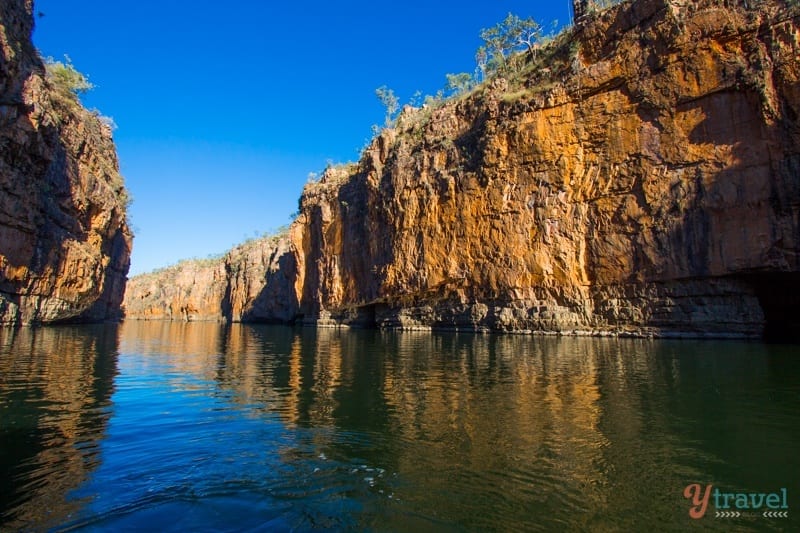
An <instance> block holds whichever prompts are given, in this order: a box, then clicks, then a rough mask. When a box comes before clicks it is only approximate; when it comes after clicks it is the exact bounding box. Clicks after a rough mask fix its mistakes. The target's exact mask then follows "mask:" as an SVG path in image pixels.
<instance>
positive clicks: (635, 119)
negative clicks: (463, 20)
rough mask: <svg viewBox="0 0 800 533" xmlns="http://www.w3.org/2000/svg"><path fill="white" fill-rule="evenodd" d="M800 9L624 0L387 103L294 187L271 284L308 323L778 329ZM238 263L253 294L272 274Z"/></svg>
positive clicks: (798, 95) (790, 287) (134, 310)
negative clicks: (468, 80) (339, 158)
mask: <svg viewBox="0 0 800 533" xmlns="http://www.w3.org/2000/svg"><path fill="white" fill-rule="evenodd" d="M798 12H800V10H798V8H797V7H792V8H789V7H786V4H785V3H784V2H779V1H763V2H759V4H758V8H757V9H746V8H743V7H740V8H730V7H726V6H723V5H720V3H719V2H715V1H712V0H702V1H699V2H680V1H669V0H639V1H634V2H626V3H624V4H622V5H619V6H616V7H614V8H611V9H608V10H606V11H602V12H600V13H596V14H592V15H591V16H590V17H589V18H588V19H587V20H585V21H584V23H582V24H580V25H578V26H576V27H575V28H574V29H573V30H572V31H571V32H570V33H568V34H566V35H564V36H562V37H560V38H558V39H557V40H556V41H555V43H554V44H553V45H552V46H551V47H549V48H547V49H543V50H541V51H540V52H539V53H538V54H537V57H536V58H533V57H531V56H528V58H527V63H526V64H524V65H522V66H521V67H520V68H519V70H518V71H516V72H511V73H509V74H508V75H506V77H504V78H503V77H497V78H495V79H493V80H491V81H489V82H487V83H485V84H483V85H482V86H481V87H479V88H478V89H476V90H475V91H473V92H472V93H470V94H468V95H465V96H461V97H458V98H454V99H451V100H448V101H446V102H445V103H444V104H442V105H440V106H428V107H426V108H423V109H418V110H406V111H404V112H403V113H402V114H401V116H400V117H399V118H398V122H397V124H396V126H395V127H394V128H391V129H387V130H385V131H383V132H382V133H381V134H380V135H379V136H378V137H377V138H376V139H375V140H374V141H373V142H372V144H371V145H370V146H369V148H368V149H367V150H366V152H365V154H364V156H363V157H362V159H361V161H360V162H359V163H358V164H357V165H351V166H349V167H343V168H338V169H331V170H329V171H327V172H326V173H325V174H324V175H323V177H322V179H321V180H320V182H319V183H315V184H310V185H309V186H307V187H306V189H305V191H304V192H303V196H302V198H301V209H300V214H299V216H298V218H297V220H296V221H295V223H294V224H293V225H292V227H291V230H290V235H289V242H288V243H286V244H285V247H286V250H287V251H286V252H285V253H286V254H290V255H291V256H292V257H291V258H290V257H289V256H285V257H286V258H285V260H284V261H285V263H286V264H287V265H290V268H289V269H288V270H287V271H286V273H285V274H284V275H283V276H282V277H281V284H280V291H279V292H280V293H281V294H288V293H291V292H292V291H291V289H292V288H293V289H294V293H293V294H292V296H291V297H289V298H287V299H286V300H287V301H289V302H290V303H291V306H294V305H297V310H296V313H295V318H296V319H302V320H303V321H305V322H306V323H312V324H318V325H340V324H359V325H370V326H378V327H401V328H429V327H440V328H463V329H469V330H492V331H523V332H525V331H538V332H560V333H578V334H581V333H587V334H589V333H591V334H631V335H656V336H663V335H692V336H703V335H713V336H726V335H731V336H737V337H750V336H759V335H761V334H763V333H764V331H765V327H766V328H777V329H782V330H791V329H792V328H794V327H796V326H797V325H799V324H800V313H798V311H797V306H796V305H795V303H794V302H793V301H792V298H793V295H794V294H797V293H798V291H800V261H799V256H800V125H799V124H798V117H800V61H799V60H798V58H799V57H800V30H799V29H798V20H800V19H799V18H798ZM233 264H234V263H230V265H233ZM262 264H265V263H263V262H262ZM271 264H274V263H271ZM228 268H230V269H231V271H232V267H226V269H228ZM226 272H227V271H226ZM255 272H256V275H255V276H254V277H252V278H249V280H250V281H249V287H251V288H250V289H248V290H249V292H248V294H250V295H251V296H252V294H255V293H258V289H257V287H258V286H262V287H266V286H268V285H269V284H266V285H265V280H264V278H263V276H262V274H261V272H260V271H255ZM219 273H220V275H221V276H222V275H224V276H225V277H226V278H230V273H223V272H221V271H219ZM273 275H274V274H273ZM227 283H228V282H227V281H225V282H222V285H225V284H227ZM179 285H180V283H179ZM141 286H142V285H141V284H140V283H138V282H136V283H133V284H132V285H131V291H129V293H128V295H127V297H126V308H127V312H128V316H129V317H132V318H141V317H149V316H153V315H152V314H150V315H147V314H146V313H141V312H140V311H139V308H138V307H136V306H133V305H132V303H133V302H135V301H137V300H138V299H140V298H141V293H140V292H139V289H138V288H139V287H141ZM252 287H256V288H255V289H253V288H252ZM276 287H277V286H276ZM198 290H199V289H193V291H192V292H193V293H194V294H196V293H197V292H198ZM270 290H276V289H275V287H273V288H272V289H270ZM217 293H218V291H217V292H215V294H217ZM214 298H215V299H214V301H213V302H212V303H211V304H209V305H211V306H212V307H215V308H216V307H219V306H220V301H226V300H224V299H223V300H219V299H216V298H217V297H216V296H214ZM181 301H182V300H180V299H177V300H175V301H174V302H173V303H172V304H171V305H172V306H173V307H176V306H177V307H180V305H181ZM270 301H271V302H273V304H276V303H278V302H280V304H281V305H282V306H283V307H282V308H281V309H282V311H281V313H280V314H283V313H284V312H286V314H288V311H289V309H290V308H291V306H288V307H287V306H286V305H285V302H284V301H283V299H282V298H278V299H271V300H270ZM159 305H160V304H159ZM226 305H229V304H226ZM270 305H272V304H270ZM223 314H224V313H223ZM264 314H265V315H267V316H270V317H273V318H274V317H276V316H277V315H278V314H279V313H274V314H270V311H269V309H265V310H264ZM171 316H172V317H173V318H180V317H181V316H180V314H173V315H171ZM225 318H228V319H233V320H236V319H241V320H247V319H256V317H255V316H252V315H251V316H249V317H248V316H245V315H242V314H240V315H239V316H238V318H237V317H236V316H234V314H233V313H228V315H227V316H226V317H225Z"/></svg>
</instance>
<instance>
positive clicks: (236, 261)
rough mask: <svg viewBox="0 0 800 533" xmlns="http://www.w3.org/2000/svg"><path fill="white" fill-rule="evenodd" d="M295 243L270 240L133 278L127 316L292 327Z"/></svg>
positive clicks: (284, 238)
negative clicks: (250, 322) (286, 325)
mask: <svg viewBox="0 0 800 533" xmlns="http://www.w3.org/2000/svg"><path fill="white" fill-rule="evenodd" d="M294 261H295V256H294V253H293V252H292V250H291V245H290V243H289V240H288V239H287V238H286V237H285V236H284V237H265V238H261V239H256V240H253V241H251V242H247V243H244V244H241V245H239V246H237V247H235V248H234V249H233V250H231V251H230V252H228V253H227V254H225V255H224V256H222V257H220V258H217V259H201V260H189V261H183V262H181V263H178V264H177V265H174V266H171V267H168V268H165V269H162V270H159V271H156V272H152V273H149V274H143V275H140V276H135V277H133V278H131V280H130V281H129V282H128V288H127V291H126V294H125V304H124V307H125V315H126V317H129V318H134V319H144V320H159V319H164V320H187V321H192V320H206V321H234V322H243V321H244V322H247V321H260V322H289V321H291V320H293V319H294V318H295V316H297V313H298V302H297V297H296V296H295V291H294V279H295V278H296V271H295V266H294Z"/></svg>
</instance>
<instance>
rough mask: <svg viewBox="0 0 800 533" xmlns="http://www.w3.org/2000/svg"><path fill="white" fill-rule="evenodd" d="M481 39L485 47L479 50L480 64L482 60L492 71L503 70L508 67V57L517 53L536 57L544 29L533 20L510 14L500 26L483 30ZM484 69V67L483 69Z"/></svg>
mask: <svg viewBox="0 0 800 533" xmlns="http://www.w3.org/2000/svg"><path fill="white" fill-rule="evenodd" d="M480 36H481V39H483V42H484V45H483V46H481V48H479V49H478V55H479V56H480V57H479V58H478V64H479V67H481V62H482V61H481V59H483V61H486V59H487V56H491V62H490V63H488V66H489V68H491V69H492V70H502V69H503V68H505V67H506V64H507V60H508V57H509V56H510V55H511V54H513V53H514V52H516V51H522V50H527V51H529V52H530V53H531V55H533V56H535V55H536V47H537V45H538V44H539V41H540V40H541V38H542V27H541V25H540V24H539V23H538V22H536V21H535V20H534V19H533V18H531V17H528V18H526V19H522V18H520V17H518V16H517V15H514V14H512V13H509V14H508V16H507V17H506V18H505V19H504V20H503V21H502V22H500V23H499V24H497V25H495V26H492V27H491V28H485V29H483V30H481V34H480ZM481 68H483V67H481Z"/></svg>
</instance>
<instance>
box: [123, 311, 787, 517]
mask: <svg viewBox="0 0 800 533" xmlns="http://www.w3.org/2000/svg"><path fill="white" fill-rule="evenodd" d="M124 339H125V340H124V341H123V346H124V347H125V348H124V350H129V349H135V350H139V349H141V348H142V345H141V343H145V344H149V345H150V346H149V349H152V350H154V351H159V352H163V353H170V354H171V357H170V361H171V364H173V365H176V369H179V370H180V371H185V372H188V373H193V374H195V375H197V376H199V377H202V378H203V379H209V380H214V381H216V382H217V383H218V384H219V386H220V389H221V390H226V391H230V392H231V393H232V397H231V398H232V399H233V400H234V401H236V402H239V403H241V404H242V405H247V406H249V408H250V409H255V410H260V411H263V412H264V413H270V414H271V416H275V415H277V416H278V418H279V419H280V421H281V422H282V424H283V425H284V426H285V427H286V428H287V431H301V430H310V431H312V437H311V445H312V446H313V448H314V453H322V454H323V455H322V456H324V457H326V458H328V459H330V460H334V461H338V462H339V463H343V464H362V463H363V464H364V465H374V466H375V467H379V468H381V469H384V470H386V471H387V472H391V473H394V474H396V476H395V477H393V478H392V479H391V480H390V481H386V482H385V483H384V485H382V486H381V490H383V491H385V493H386V494H392V495H393V497H394V498H395V499H399V500H401V501H402V502H403V504H402V505H403V509H404V512H402V513H401V515H400V516H401V517H402V518H397V517H395V518H396V519H397V520H398V522H397V523H396V524H393V523H392V520H393V519H392V518H387V517H386V516H385V514H384V513H382V512H380V513H379V512H378V511H374V516H373V515H370V513H371V512H372V511H370V506H369V505H366V506H365V508H364V510H363V514H364V515H365V518H364V520H366V523H362V524H361V525H367V526H369V525H370V520H374V521H375V523H374V524H373V525H376V524H382V526H381V527H384V526H387V525H388V526H390V527H394V526H396V527H404V528H405V527H409V522H408V521H409V520H411V521H412V522H411V525H415V521H418V522H419V523H418V524H416V525H420V526H425V525H431V524H437V523H440V522H437V521H439V520H443V521H444V522H445V523H452V524H458V525H461V526H465V527H469V528H475V527H478V528H481V527H498V525H502V524H506V525H507V526H509V527H514V526H515V525H516V526H518V525H520V524H526V523H531V522H533V523H537V524H540V525H542V526H543V527H558V526H559V525H563V524H564V520H567V519H568V522H569V523H571V524H573V525H576V526H578V527H601V528H602V527H637V526H641V525H642V524H643V522H642V520H643V517H648V516H649V517H652V516H664V517H667V518H665V520H667V522H668V523H672V524H674V525H676V527H678V526H681V527H683V526H685V525H686V524H685V520H686V513H685V508H686V501H685V500H684V499H683V497H682V496H681V489H682V487H684V486H685V485H686V484H687V483H689V482H708V483H711V482H714V483H717V484H719V485H721V486H727V487H731V488H735V489H739V490H748V489H749V490H761V491H763V490H771V488H773V487H778V486H787V485H788V484H790V483H792V482H793V480H790V479H786V478H781V477H780V476H781V474H782V473H783V472H787V471H791V469H792V468H796V467H797V466H799V465H798V460H797V458H796V457H795V456H794V454H793V452H792V450H793V447H794V443H795V442H796V441H797V437H798V432H797V430H796V429H794V428H795V424H794V421H796V412H798V411H797V408H798V398H800V396H799V395H798V394H797V392H798V385H797V383H796V380H795V379H794V378H793V377H792V376H796V375H797V372H798V368H797V362H796V358H794V357H792V354H791V351H792V350H791V348H790V347H770V346H765V345H760V344H749V343H736V342H730V343H726V342H690V341H675V342H669V341H655V342H654V341H645V340H629V339H596V338H595V339H587V338H551V337H544V338H543V337H525V336H495V335H489V336H480V335H459V334H445V333H441V334H439V333H433V334H431V333H411V332H406V333H391V332H376V331H338V330H328V329H320V330H313V329H290V328H285V327H273V326H247V325H235V324H234V325H230V326H225V325H216V324H192V323H188V324H187V323H174V324H171V323H147V322H131V323H128V324H126V325H125V334H124ZM127 339H131V340H130V341H128V340H127ZM165 339H169V341H168V342H167V341H165ZM178 339H180V340H178ZM129 342H130V343H139V344H138V345H135V346H134V345H129V344H128V343H129ZM144 351H148V350H144ZM754 427H755V428H757V430H756V431H754V430H753V428H754ZM281 453H284V454H285V455H284V456H283V457H282V459H281V460H283V461H295V460H297V459H298V457H302V456H303V455H302V454H300V455H297V454H294V453H293V452H291V450H289V451H287V450H286V449H283V451H282V452H281ZM309 453H311V452H309ZM370 516H372V518H370ZM391 516H395V515H394V514H392V515H391ZM434 516H435V517H436V518H435V519H434ZM413 517H416V518H413ZM387 520H388V521H387ZM706 525H708V524H706ZM717 525H718V524H717ZM712 526H713V524H712Z"/></svg>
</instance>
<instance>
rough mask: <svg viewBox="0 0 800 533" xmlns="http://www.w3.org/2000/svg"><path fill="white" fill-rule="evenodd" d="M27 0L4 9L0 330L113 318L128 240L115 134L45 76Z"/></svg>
mask: <svg viewBox="0 0 800 533" xmlns="http://www.w3.org/2000/svg"><path fill="white" fill-rule="evenodd" d="M32 29H33V16H32V3H31V1H30V0H27V1H25V0H4V1H3V2H2V5H0V324H30V323H52V322H59V321H98V320H105V319H109V318H116V317H118V316H119V307H120V303H121V301H122V297H123V294H124V291H125V281H126V276H127V272H128V266H129V257H130V250H131V244H132V234H131V232H130V230H129V229H128V225H127V222H126V197H127V194H126V192H125V188H124V185H123V181H122V178H121V177H120V175H119V167H118V163H117V156H116V149H115V146H114V143H113V140H112V137H111V129H110V128H109V127H108V126H107V125H106V124H105V123H103V122H102V121H101V120H100V117H98V116H97V115H96V113H92V112H89V111H87V110H85V109H84V108H83V107H82V106H81V105H80V103H79V102H78V100H77V98H76V97H75V95H74V94H71V93H70V92H69V91H66V90H65V89H64V88H63V87H59V86H58V85H57V84H56V83H54V82H53V81H52V80H51V79H48V77H47V75H46V73H45V68H44V66H43V64H42V61H41V59H40V57H39V55H38V53H37V52H36V50H35V49H34V48H33V45H32V44H31V31H32Z"/></svg>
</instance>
